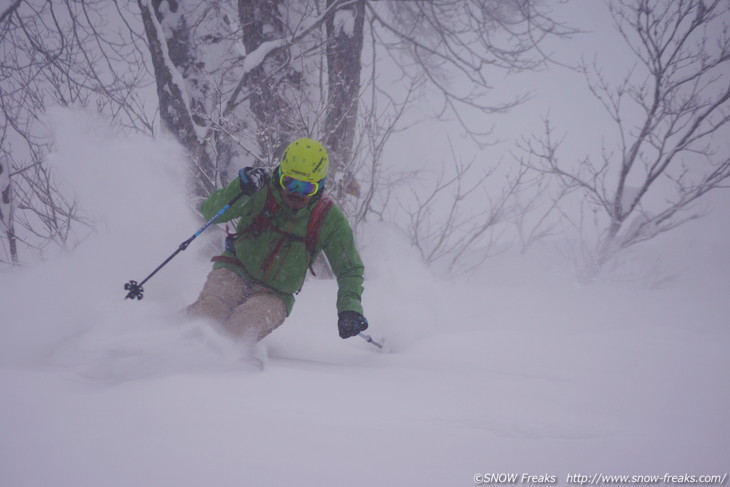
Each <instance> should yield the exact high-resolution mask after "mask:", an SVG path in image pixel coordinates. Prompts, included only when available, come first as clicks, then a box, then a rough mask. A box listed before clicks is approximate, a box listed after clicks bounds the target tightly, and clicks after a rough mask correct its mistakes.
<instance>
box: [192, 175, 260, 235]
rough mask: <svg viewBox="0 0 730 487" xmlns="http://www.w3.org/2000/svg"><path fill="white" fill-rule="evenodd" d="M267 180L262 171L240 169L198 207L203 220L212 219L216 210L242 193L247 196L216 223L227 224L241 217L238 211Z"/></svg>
mask: <svg viewBox="0 0 730 487" xmlns="http://www.w3.org/2000/svg"><path fill="white" fill-rule="evenodd" d="M267 180H268V176H267V175H266V173H265V172H264V170H263V169H252V168H249V167H246V168H243V169H241V170H240V171H239V173H238V177H237V178H235V179H234V180H233V181H231V182H230V183H228V185H227V186H225V187H223V188H221V189H219V190H217V191H215V192H214V193H213V194H212V195H210V197H209V198H208V199H207V200H205V202H203V204H202V205H201V207H200V212H201V213H202V214H203V218H206V219H209V218H212V217H213V215H215V214H216V213H217V212H218V210H220V209H221V208H223V206H224V205H226V204H227V203H228V202H229V201H231V200H232V199H233V198H235V197H236V195H238V194H239V193H241V192H243V193H244V194H245V195H247V196H244V197H243V198H241V199H240V200H238V201H237V202H236V203H235V204H234V205H233V207H232V208H231V209H230V210H228V211H227V212H225V213H224V214H223V215H221V216H220V217H219V218H218V219H217V220H216V223H223V222H227V221H229V220H232V219H234V218H237V217H239V216H241V215H240V209H241V208H243V206H244V205H245V204H246V203H247V202H248V200H249V198H250V197H251V196H253V195H254V194H255V193H256V192H257V191H258V190H259V189H261V188H262V187H264V186H265V184H266V182H267Z"/></svg>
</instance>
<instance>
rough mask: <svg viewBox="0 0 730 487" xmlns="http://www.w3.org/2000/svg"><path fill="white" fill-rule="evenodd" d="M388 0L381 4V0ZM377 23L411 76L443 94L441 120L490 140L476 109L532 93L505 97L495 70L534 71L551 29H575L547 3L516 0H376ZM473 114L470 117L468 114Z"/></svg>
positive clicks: (490, 109) (491, 109) (490, 110)
mask: <svg viewBox="0 0 730 487" xmlns="http://www.w3.org/2000/svg"><path fill="white" fill-rule="evenodd" d="M381 3H382V4H383V5H378V4H381ZM368 6H369V12H370V15H371V16H372V17H373V19H374V22H375V23H377V25H378V26H379V29H378V44H379V45H380V46H382V47H384V48H385V49H387V51H388V53H389V54H390V55H391V56H392V57H393V59H394V60H395V68H396V69H400V70H401V71H402V74H403V75H404V76H406V77H409V76H421V75H423V76H425V79H426V80H427V81H428V85H429V86H430V87H431V88H435V90H436V93H437V94H438V95H437V96H439V97H440V100H439V104H438V105H437V104H435V103H433V101H431V104H433V105H434V110H435V113H436V115H437V116H438V117H439V118H441V119H452V120H457V121H458V122H459V123H460V124H461V126H462V127H463V129H464V130H465V131H466V133H468V134H469V135H471V136H472V138H473V139H474V140H475V141H477V142H478V143H480V145H484V144H486V143H488V142H491V130H489V129H485V128H484V127H488V124H481V123H480V124H477V125H478V126H475V124H474V123H473V120H474V119H473V117H468V116H467V115H468V114H470V113H472V114H473V113H476V114H482V115H483V114H487V115H491V114H494V113H503V112H505V111H508V110H509V109H510V108H513V107H514V106H515V105H517V104H519V103H521V102H523V101H525V100H526V99H527V96H528V94H523V95H518V96H516V97H514V98H512V99H510V100H506V101H504V100H503V99H501V98H500V100H499V101H496V100H495V97H494V96H493V95H492V92H493V84H492V82H491V81H490V79H491V78H492V77H494V76H495V75H497V74H499V75H500V76H501V75H502V74H503V73H505V72H507V73H514V72H519V71H525V70H533V69H537V68H539V67H541V66H543V65H544V64H545V62H546V60H547V59H548V56H547V55H546V53H543V52H542V51H541V50H540V48H539V45H540V43H541V41H542V40H543V39H544V38H545V37H546V36H557V37H567V36H570V35H571V34H573V33H574V32H575V31H574V30H573V29H571V28H568V27H566V26H564V25H561V24H559V23H558V22H556V21H554V20H553V19H551V18H550V17H549V16H548V15H547V13H546V12H545V6H544V5H543V4H542V2H539V1H533V0H516V1H506V2H490V1H484V0H438V1H408V2H397V1H394V2H370V3H368ZM470 120H471V121H470Z"/></svg>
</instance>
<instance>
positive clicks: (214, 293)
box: [187, 269, 286, 342]
mask: <svg viewBox="0 0 730 487" xmlns="http://www.w3.org/2000/svg"><path fill="white" fill-rule="evenodd" d="M187 312H188V314H189V315H190V316H192V317H204V318H211V319H213V320H215V321H216V322H217V323H219V324H220V325H221V326H222V327H223V329H224V331H226V332H227V333H229V334H230V335H231V336H233V337H236V338H241V339H244V340H246V341H255V342H258V341H260V340H261V339H263V338H264V337H265V336H266V335H268V334H269V333H271V332H272V331H274V330H275V329H276V328H278V327H279V326H280V325H281V324H282V323H284V320H285V319H286V305H285V304H284V301H283V300H282V299H281V298H280V297H279V296H277V295H276V294H275V293H274V292H273V291H272V290H271V289H269V288H267V287H264V286H261V285H260V284H256V283H253V282H249V281H246V280H244V279H243V278H241V277H240V276H239V275H238V274H236V273H235V272H233V271H231V270H229V269H214V270H212V271H211V272H210V273H209V274H208V278H207V280H206V281H205V285H203V289H202V290H201V291H200V296H198V300H197V301H195V302H194V303H193V304H191V305H190V306H188V307H187Z"/></svg>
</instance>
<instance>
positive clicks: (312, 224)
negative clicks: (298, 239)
mask: <svg viewBox="0 0 730 487" xmlns="http://www.w3.org/2000/svg"><path fill="white" fill-rule="evenodd" d="M332 204H333V202H332V200H331V199H330V198H328V197H327V196H322V197H321V198H320V200H319V201H317V203H316V204H315V205H314V209H313V210H312V214H311V215H310V216H309V222H308V223H307V234H306V235H305V237H304V244H305V246H306V247H307V252H308V253H309V256H310V257H309V271H310V272H311V273H312V275H313V276H315V277H316V276H317V274H315V273H314V269H313V268H312V265H313V264H314V257H315V255H314V252H315V250H316V246H317V239H318V238H319V229H320V228H321V227H322V222H324V219H325V217H326V216H327V213H328V212H329V211H330V208H332Z"/></svg>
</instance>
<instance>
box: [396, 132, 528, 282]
mask: <svg viewBox="0 0 730 487" xmlns="http://www.w3.org/2000/svg"><path fill="white" fill-rule="evenodd" d="M452 160H453V163H454V168H455V170H454V173H453V174H452V175H450V176H449V177H445V176H444V175H443V174H442V175H441V176H440V177H438V178H436V179H435V180H434V183H433V184H432V185H431V187H428V186H426V187H422V188H420V189H419V188H411V189H412V193H413V194H412V196H413V201H414V202H415V203H413V204H411V205H409V206H408V207H407V209H406V211H407V213H408V215H409V218H410V223H409V226H408V235H409V237H410V239H411V243H412V244H413V246H414V247H415V248H416V249H418V251H419V252H420V254H421V260H422V261H423V262H425V263H427V264H434V263H437V262H443V263H444V265H445V267H444V268H445V269H446V270H447V271H448V272H449V273H461V272H468V271H470V270H472V269H474V268H476V267H478V266H479V265H481V264H482V263H483V262H484V260H486V259H487V258H488V257H490V256H492V255H494V254H495V253H497V252H500V251H502V250H504V247H502V248H500V245H499V243H500V241H501V240H502V239H501V237H502V233H503V232H506V231H507V223H508V222H510V221H512V219H513V218H514V217H515V211H516V210H517V209H518V206H517V205H516V203H517V200H516V196H517V194H518V190H519V188H520V186H521V185H522V180H523V177H524V175H525V170H524V169H518V171H517V173H516V174H514V173H513V174H506V175H504V174H503V175H504V177H505V181H504V183H503V184H501V185H500V188H499V189H497V190H491V191H490V189H489V185H488V184H487V182H488V181H490V180H491V179H493V178H494V177H495V175H496V174H498V173H500V171H499V169H500V168H499V165H498V164H497V165H494V166H492V167H490V168H488V169H486V170H482V171H481V174H480V175H478V176H476V177H475V176H473V173H474V171H475V170H476V171H478V169H475V167H474V165H475V160H471V161H470V162H468V163H462V162H460V161H459V156H458V154H456V153H455V151H454V149H453V146H452ZM445 202H446V203H447V204H445Z"/></svg>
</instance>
